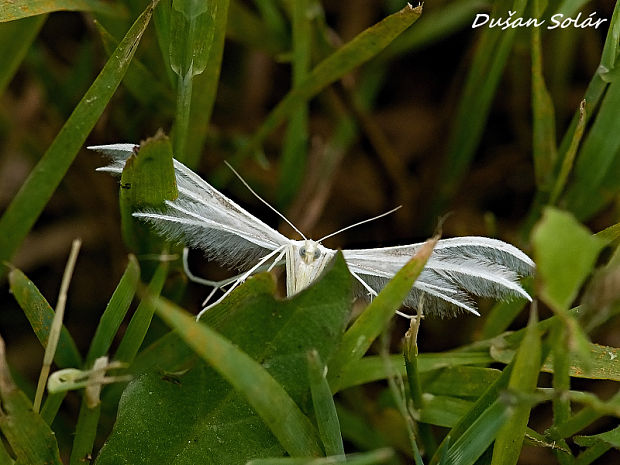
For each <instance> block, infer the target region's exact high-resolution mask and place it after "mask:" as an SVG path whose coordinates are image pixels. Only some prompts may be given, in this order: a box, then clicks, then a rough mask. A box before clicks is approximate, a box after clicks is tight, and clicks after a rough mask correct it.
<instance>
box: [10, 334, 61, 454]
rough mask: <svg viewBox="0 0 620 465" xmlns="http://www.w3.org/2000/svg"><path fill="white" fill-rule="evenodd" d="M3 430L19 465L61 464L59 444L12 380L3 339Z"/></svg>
mask: <svg viewBox="0 0 620 465" xmlns="http://www.w3.org/2000/svg"><path fill="white" fill-rule="evenodd" d="M0 400H1V401H2V415H0V429H1V430H2V434H3V435H4V437H5V438H6V440H7V441H8V443H9V445H10V446H11V449H12V450H13V453H14V454H15V455H16V458H17V463H19V464H24V465H25V464H39V463H41V464H43V463H44V464H47V465H62V462H61V460H60V454H59V452H58V444H57V443H56V438H55V436H54V433H53V432H52V430H51V429H50V427H49V426H48V425H47V423H45V422H44V421H43V419H42V418H41V417H40V416H39V415H38V414H37V413H34V411H33V410H32V404H31V402H30V400H29V399H28V397H26V395H25V394H24V393H23V392H22V391H20V390H19V389H18V388H17V386H16V385H15V383H14V382H13V378H12V377H11V373H10V370H9V367H8V365H7V362H6V358H5V348H4V340H2V339H0Z"/></svg>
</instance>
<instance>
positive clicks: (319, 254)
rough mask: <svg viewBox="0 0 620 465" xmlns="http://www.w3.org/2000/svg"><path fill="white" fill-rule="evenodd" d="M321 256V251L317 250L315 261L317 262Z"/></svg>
mask: <svg viewBox="0 0 620 465" xmlns="http://www.w3.org/2000/svg"><path fill="white" fill-rule="evenodd" d="M320 256H321V252H320V251H319V249H316V250H315V251H314V259H315V260H316V259H317V258H319V257H320Z"/></svg>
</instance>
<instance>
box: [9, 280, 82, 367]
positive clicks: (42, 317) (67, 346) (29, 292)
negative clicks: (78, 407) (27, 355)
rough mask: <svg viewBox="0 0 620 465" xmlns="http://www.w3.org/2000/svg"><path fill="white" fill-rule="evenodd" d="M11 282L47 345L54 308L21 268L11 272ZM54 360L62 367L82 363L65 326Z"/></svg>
mask: <svg viewBox="0 0 620 465" xmlns="http://www.w3.org/2000/svg"><path fill="white" fill-rule="evenodd" d="M9 284H10V287H11V292H12V293H13V295H14V296H15V300H17V303H18V304H19V306H20V307H21V308H22V310H23V311H24V314H25V315H26V318H28V321H29V322H30V326H32V329H33V330H34V333H35V334H36V336H37V338H38V339H39V341H40V342H41V345H42V346H43V347H47V340H48V338H49V332H50V328H51V326H52V320H53V319H54V310H53V309H52V307H51V306H50V304H48V303H47V300H45V297H43V295H41V293H40V292H39V290H38V289H37V287H36V286H35V285H34V283H33V282H32V281H30V280H29V279H28V278H27V277H26V275H25V274H24V273H22V272H21V271H20V270H17V269H16V270H13V271H11V273H9ZM54 362H55V363H56V365H58V366H59V367H60V368H76V367H79V366H81V364H82V357H81V356H80V353H79V352H78V349H77V346H76V345H75V342H74V341H73V338H72V337H71V335H70V334H69V331H67V328H65V327H64V326H63V328H62V330H61V332H60V339H59V341H58V347H57V348H56V353H55V354H54Z"/></svg>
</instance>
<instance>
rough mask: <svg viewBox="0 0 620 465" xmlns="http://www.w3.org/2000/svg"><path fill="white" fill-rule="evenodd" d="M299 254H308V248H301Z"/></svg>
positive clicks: (303, 255)
mask: <svg viewBox="0 0 620 465" xmlns="http://www.w3.org/2000/svg"><path fill="white" fill-rule="evenodd" d="M299 255H301V256H302V257H305V256H306V248H305V247H302V248H301V249H299Z"/></svg>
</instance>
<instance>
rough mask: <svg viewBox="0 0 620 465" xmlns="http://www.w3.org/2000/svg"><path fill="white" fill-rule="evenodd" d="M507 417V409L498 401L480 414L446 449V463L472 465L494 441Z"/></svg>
mask: <svg viewBox="0 0 620 465" xmlns="http://www.w3.org/2000/svg"><path fill="white" fill-rule="evenodd" d="M508 416H509V411H508V407H507V406H506V405H504V404H503V403H502V402H500V401H499V400H496V401H495V402H493V403H492V404H491V406H490V407H489V408H487V409H485V410H484V412H482V414H481V415H480V416H479V417H478V418H476V420H475V421H474V422H473V423H472V425H471V426H470V427H469V428H467V430H465V431H464V432H463V434H462V435H461V436H460V437H459V438H458V439H456V440H454V441H452V444H453V445H452V446H451V447H450V449H448V452H447V457H448V463H458V464H459V465H473V464H474V463H475V462H476V460H478V459H479V458H480V457H481V456H482V454H483V453H484V451H485V450H486V449H487V448H488V447H489V446H490V445H491V443H492V442H493V439H495V437H496V435H497V433H498V430H499V429H500V427H501V426H502V425H503V424H504V422H505V421H506V420H507V418H508Z"/></svg>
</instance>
